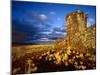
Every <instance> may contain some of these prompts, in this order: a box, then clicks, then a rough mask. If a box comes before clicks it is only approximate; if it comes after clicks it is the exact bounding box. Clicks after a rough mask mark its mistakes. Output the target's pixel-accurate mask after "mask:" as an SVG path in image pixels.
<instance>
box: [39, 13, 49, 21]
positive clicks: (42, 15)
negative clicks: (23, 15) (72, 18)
mask: <svg viewBox="0 0 100 75" xmlns="http://www.w3.org/2000/svg"><path fill="white" fill-rule="evenodd" d="M40 19H41V20H47V19H48V17H47V16H46V15H45V14H41V15H40Z"/></svg>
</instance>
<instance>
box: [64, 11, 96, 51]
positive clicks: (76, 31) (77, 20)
mask: <svg viewBox="0 0 100 75" xmlns="http://www.w3.org/2000/svg"><path fill="white" fill-rule="evenodd" d="M66 27H67V28H66V32H67V42H68V45H69V46H71V47H72V48H78V49H79V50H86V48H87V47H89V46H91V48H95V28H94V27H92V28H90V27H89V28H87V15H86V14H85V12H83V11H80V10H77V11H76V12H73V13H70V14H69V15H67V16H66ZM92 33H93V34H92ZM90 43H91V44H90Z"/></svg>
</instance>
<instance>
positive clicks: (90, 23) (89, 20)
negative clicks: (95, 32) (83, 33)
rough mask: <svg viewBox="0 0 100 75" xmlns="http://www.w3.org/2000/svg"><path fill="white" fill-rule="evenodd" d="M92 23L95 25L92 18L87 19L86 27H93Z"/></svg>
mask: <svg viewBox="0 0 100 75" xmlns="http://www.w3.org/2000/svg"><path fill="white" fill-rule="evenodd" d="M94 23H95V20H94V19H93V18H88V19H87V26H88V27H89V26H91V25H93V24H94Z"/></svg>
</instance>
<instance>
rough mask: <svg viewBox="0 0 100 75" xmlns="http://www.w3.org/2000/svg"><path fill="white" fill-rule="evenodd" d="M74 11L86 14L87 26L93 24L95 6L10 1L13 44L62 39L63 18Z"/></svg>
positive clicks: (64, 31) (63, 29)
mask: <svg viewBox="0 0 100 75" xmlns="http://www.w3.org/2000/svg"><path fill="white" fill-rule="evenodd" d="M76 10H82V11H84V12H86V13H87V14H88V23H87V25H88V26H90V25H92V24H94V23H95V20H96V7H95V6H86V5H85V6H84V5H71V4H55V3H39V2H21V1H12V31H13V42H19V43H30V42H31V43H32V42H33V43H35V42H48V41H49V42H51V41H54V40H56V39H59V38H64V37H65V36H66V25H65V23H66V22H65V17H66V15H67V14H69V13H71V12H74V11H76Z"/></svg>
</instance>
